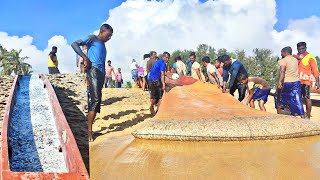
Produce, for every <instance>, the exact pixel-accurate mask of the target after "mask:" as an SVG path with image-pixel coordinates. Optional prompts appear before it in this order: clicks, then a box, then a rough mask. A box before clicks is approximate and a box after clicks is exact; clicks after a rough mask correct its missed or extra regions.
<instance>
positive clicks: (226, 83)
mask: <svg viewBox="0 0 320 180" xmlns="http://www.w3.org/2000/svg"><path fill="white" fill-rule="evenodd" d="M221 61H222V62H223V63H224V65H223V90H222V92H223V93H229V92H230V94H231V95H232V96H233V94H234V92H235V91H236V90H238V93H239V98H238V100H239V101H240V102H241V101H242V100H243V99H244V97H245V95H246V86H245V85H243V84H241V83H239V82H238V78H237V77H238V76H239V74H240V73H242V74H248V73H247V70H246V69H245V68H244V66H243V64H242V63H241V62H240V61H238V60H236V59H231V58H230V56H228V55H223V56H222V57H221ZM229 76H230V77H229Z"/></svg>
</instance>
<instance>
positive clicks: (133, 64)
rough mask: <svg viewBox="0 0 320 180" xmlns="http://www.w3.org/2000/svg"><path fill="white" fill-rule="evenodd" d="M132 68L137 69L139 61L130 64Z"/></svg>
mask: <svg viewBox="0 0 320 180" xmlns="http://www.w3.org/2000/svg"><path fill="white" fill-rule="evenodd" d="M130 69H131V70H134V69H137V62H132V63H131V65H130Z"/></svg>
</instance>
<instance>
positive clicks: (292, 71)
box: [274, 47, 305, 118]
mask: <svg viewBox="0 0 320 180" xmlns="http://www.w3.org/2000/svg"><path fill="white" fill-rule="evenodd" d="M281 56H282V59H281V60H279V62H278V63H279V65H280V71H279V80H278V87H277V88H278V89H277V92H276V95H275V96H274V97H275V107H276V108H277V112H278V114H280V113H281V109H282V110H284V109H285V107H287V108H289V109H290V112H291V115H294V116H296V115H299V116H300V117H301V118H305V116H304V111H303V104H302V98H301V85H300V79H299V74H298V61H297V59H296V58H294V57H293V56H292V49H291V47H284V48H283V49H282V50H281Z"/></svg>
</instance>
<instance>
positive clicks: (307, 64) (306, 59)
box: [295, 42, 319, 119]
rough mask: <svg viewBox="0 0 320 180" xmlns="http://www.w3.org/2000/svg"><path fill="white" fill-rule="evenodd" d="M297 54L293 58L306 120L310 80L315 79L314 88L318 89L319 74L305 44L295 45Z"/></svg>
mask: <svg viewBox="0 0 320 180" xmlns="http://www.w3.org/2000/svg"><path fill="white" fill-rule="evenodd" d="M297 49H298V54H297V55H296V56H295V57H296V58H297V59H298V67H299V78H300V82H301V95H302V98H303V99H305V101H306V112H307V114H306V118H307V119H310V117H311V108H312V101H311V98H310V89H311V86H312V81H311V79H312V78H313V77H314V78H315V79H316V87H317V89H319V72H318V66H317V60H316V58H315V57H314V56H313V55H312V54H310V53H308V52H307V43H305V42H299V43H298V44H297ZM312 76H313V77H312Z"/></svg>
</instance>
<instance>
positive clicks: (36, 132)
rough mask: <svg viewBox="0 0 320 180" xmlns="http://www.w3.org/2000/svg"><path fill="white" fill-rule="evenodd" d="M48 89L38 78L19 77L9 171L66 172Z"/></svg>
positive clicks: (10, 136) (11, 124)
mask: <svg viewBox="0 0 320 180" xmlns="http://www.w3.org/2000/svg"><path fill="white" fill-rule="evenodd" d="M59 145H60V141H59V137H58V132H57V130H56V125H55V121H54V117H53V113H52V107H51V104H50V100H49V95H48V92H47V90H46V89H45V88H44V87H43V82H42V81H41V79H39V78H38V76H37V75H33V76H22V79H21V80H20V86H19V87H18V88H17V91H16V103H15V105H14V107H13V112H12V116H11V119H10V121H9V148H10V149H11V151H12V155H11V157H10V160H9V161H10V169H11V171H17V172H67V167H66V163H65V160H64V156H63V153H62V152H59Z"/></svg>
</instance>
